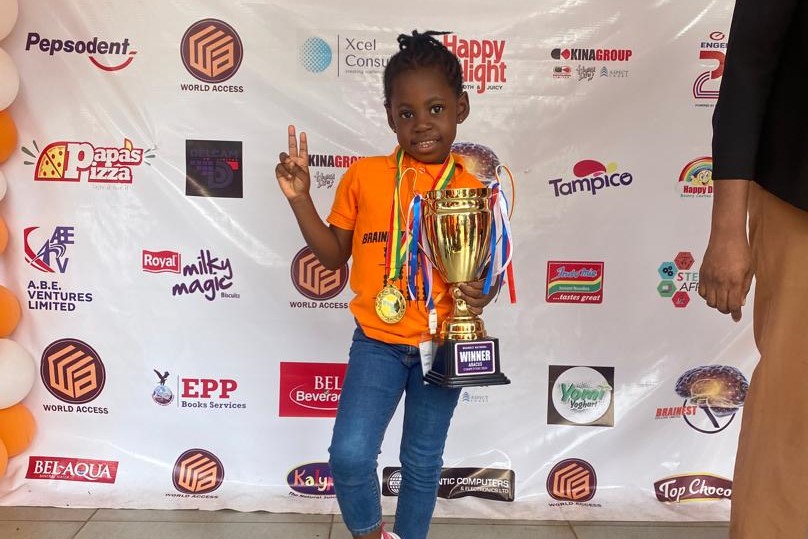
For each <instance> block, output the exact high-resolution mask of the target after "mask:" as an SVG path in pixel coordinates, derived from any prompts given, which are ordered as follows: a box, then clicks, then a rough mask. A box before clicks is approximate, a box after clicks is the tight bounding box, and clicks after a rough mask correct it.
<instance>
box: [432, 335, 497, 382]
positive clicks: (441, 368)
mask: <svg viewBox="0 0 808 539" xmlns="http://www.w3.org/2000/svg"><path fill="white" fill-rule="evenodd" d="M424 379H425V380H426V381H427V382H429V383H430V384H434V385H436V386H440V387H472V386H499V385H504V384H510V383H511V381H510V380H508V378H507V377H506V376H505V375H504V374H502V372H500V369H499V339H497V338H496V337H486V338H484V339H476V340H472V341H455V340H452V339H444V340H442V341H441V342H440V343H439V344H438V347H437V351H436V353H435V358H434V360H433V362H432V368H431V369H430V370H429V372H428V373H426V376H424Z"/></svg>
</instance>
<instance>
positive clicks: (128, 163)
mask: <svg viewBox="0 0 808 539" xmlns="http://www.w3.org/2000/svg"><path fill="white" fill-rule="evenodd" d="M33 147H34V150H36V152H37V153H34V152H33V151H31V150H29V149H28V148H25V147H23V148H22V151H23V153H25V154H26V155H28V156H29V157H32V158H34V159H36V162H33V161H25V164H26V165H35V167H34V180H36V181H49V182H80V181H86V182H90V183H97V184H118V185H120V184H130V183H132V180H133V169H134V168H135V167H137V166H139V165H141V164H143V163H146V164H147V165H148V164H149V163H148V161H144V158H145V159H152V158H154V154H153V153H152V151H151V150H143V149H142V148H136V147H135V146H134V144H132V141H131V140H129V139H124V141H123V146H122V147H115V146H93V145H92V144H90V143H89V142H68V141H59V142H52V143H50V144H48V145H47V146H45V148H44V149H43V150H42V151H41V152H40V151H39V146H38V145H37V143H36V141H34V142H33Z"/></svg>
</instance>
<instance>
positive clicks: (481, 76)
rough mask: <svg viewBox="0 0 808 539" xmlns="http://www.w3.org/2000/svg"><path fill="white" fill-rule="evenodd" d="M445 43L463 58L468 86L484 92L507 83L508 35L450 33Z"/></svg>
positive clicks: (469, 88)
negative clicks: (466, 36)
mask: <svg viewBox="0 0 808 539" xmlns="http://www.w3.org/2000/svg"><path fill="white" fill-rule="evenodd" d="M443 44H444V46H446V48H447V49H449V51H451V52H452V53H453V54H454V55H455V56H457V59H458V60H460V64H461V66H462V68H463V82H464V84H463V87H464V88H465V89H467V90H474V91H475V92H477V93H478V94H482V93H485V92H486V91H489V90H493V91H499V90H502V89H503V88H504V87H505V83H507V82H508V79H507V73H506V72H507V69H508V64H507V63H506V62H505V59H504V57H505V40H504V39H463V38H461V37H459V36H458V35H457V34H446V35H444V36H443Z"/></svg>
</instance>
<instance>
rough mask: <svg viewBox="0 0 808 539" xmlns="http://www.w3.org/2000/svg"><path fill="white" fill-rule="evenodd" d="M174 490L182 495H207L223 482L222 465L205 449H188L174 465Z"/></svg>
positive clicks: (217, 458)
mask: <svg viewBox="0 0 808 539" xmlns="http://www.w3.org/2000/svg"><path fill="white" fill-rule="evenodd" d="M172 480H173V483H174V488H175V489H177V490H178V491H180V492H182V493H183V494H191V495H200V494H208V493H211V492H213V491H214V490H216V489H218V488H219V487H220V486H221V485H222V481H224V465H222V461H221V460H219V457H217V456H216V455H214V454H213V453H211V452H210V451H207V450H205V449H189V450H188V451H185V452H184V453H183V454H182V455H180V456H179V458H178V459H177V461H176V462H175V463H174V473H173V475H172Z"/></svg>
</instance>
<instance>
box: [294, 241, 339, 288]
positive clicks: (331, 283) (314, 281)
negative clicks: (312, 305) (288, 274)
mask: <svg viewBox="0 0 808 539" xmlns="http://www.w3.org/2000/svg"><path fill="white" fill-rule="evenodd" d="M292 284H294V285H295V288H296V289H297V291H298V292H300V293H301V294H303V295H304V296H306V297H307V298H309V299H313V300H326V299H331V298H333V297H336V296H337V295H339V293H340V292H342V290H343V289H344V288H345V285H346V284H348V264H345V265H343V266H342V267H341V268H340V269H338V270H336V271H332V270H329V269H327V268H326V267H325V266H323V265H322V264H320V261H319V260H317V257H316V256H315V254H314V253H313V252H312V250H311V249H309V248H308V247H304V248H303V249H301V250H300V251H299V252H298V253H297V255H295V258H294V259H293V260H292Z"/></svg>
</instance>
